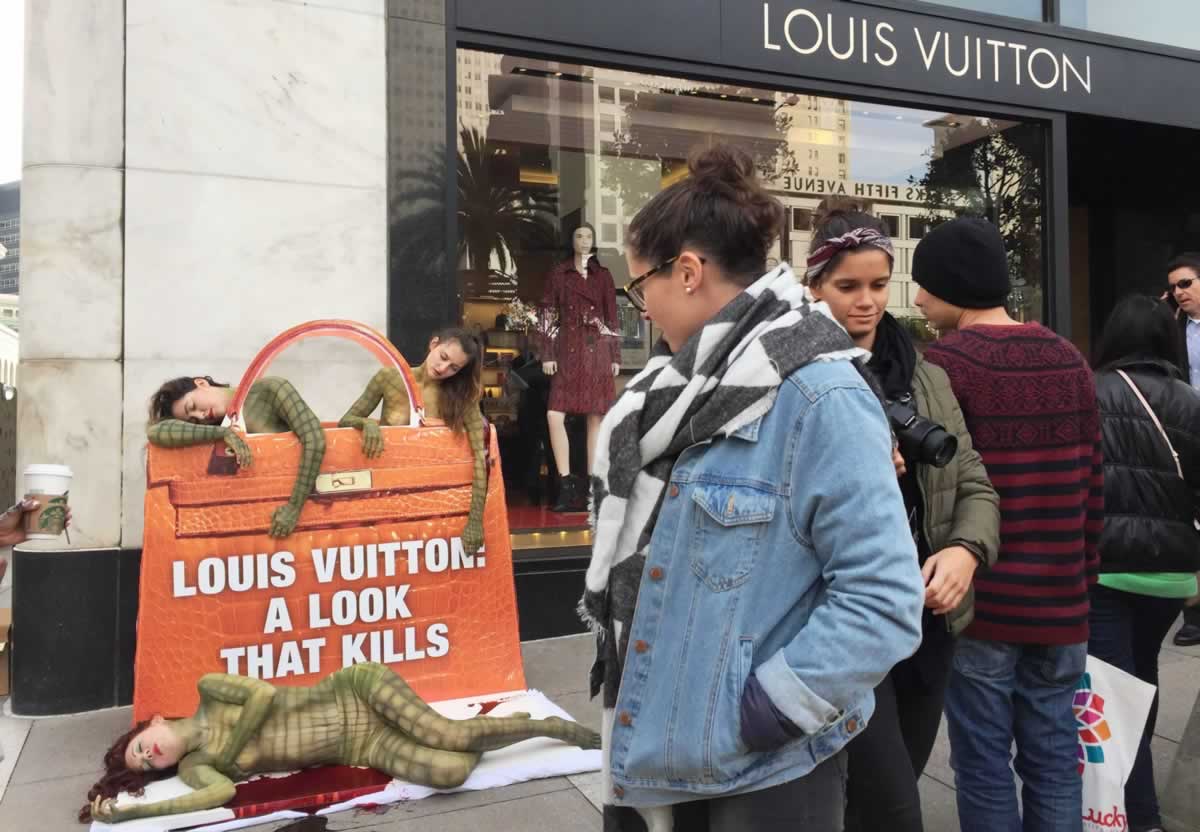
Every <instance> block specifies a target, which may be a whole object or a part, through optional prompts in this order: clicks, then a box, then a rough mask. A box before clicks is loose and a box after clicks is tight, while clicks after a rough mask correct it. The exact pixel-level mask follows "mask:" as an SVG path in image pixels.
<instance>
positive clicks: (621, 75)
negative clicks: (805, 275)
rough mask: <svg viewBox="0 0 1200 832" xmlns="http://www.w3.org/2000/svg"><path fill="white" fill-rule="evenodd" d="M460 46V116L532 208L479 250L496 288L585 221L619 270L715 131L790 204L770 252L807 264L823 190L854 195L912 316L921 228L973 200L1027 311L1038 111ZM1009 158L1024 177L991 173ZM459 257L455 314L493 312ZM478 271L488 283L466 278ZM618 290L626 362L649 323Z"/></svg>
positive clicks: (519, 289) (532, 297) (1033, 273)
mask: <svg viewBox="0 0 1200 832" xmlns="http://www.w3.org/2000/svg"><path fill="white" fill-rule="evenodd" d="M457 61H458V71H459V78H458V84H457V87H458V89H459V90H460V95H459V98H458V102H459V122H460V127H464V128H468V129H471V130H475V131H477V132H478V134H479V137H480V140H481V141H483V142H484V143H485V145H486V147H487V159H488V161H487V166H488V168H489V181H490V182H491V184H492V185H493V186H494V187H496V188H502V189H510V192H511V193H513V194H519V197H514V198H513V200H511V202H512V203H513V204H516V203H520V204H521V206H522V207H521V210H522V211H524V212H525V213H526V214H527V215H528V217H527V219H529V220H530V221H529V222H525V223H524V224H523V225H522V226H521V230H520V232H519V233H516V232H514V233H510V234H506V235H500V237H498V238H497V242H496V243H495V246H496V247H497V249H498V250H499V251H500V252H502V254H503V256H500V257H498V256H497V255H495V254H494V255H492V256H491V258H490V259H489V265H490V266H491V267H492V270H493V271H495V270H496V266H497V262H496V261H497V260H498V259H499V260H509V261H510V262H511V265H510V267H509V268H507V269H506V270H505V271H506V274H508V275H509V276H510V279H511V281H512V282H511V284H506V287H505V289H504V294H505V295H506V296H511V293H512V292H514V291H515V293H516V295H517V296H518V297H520V298H522V299H525V300H527V301H531V302H536V300H537V299H538V297H539V296H540V292H541V284H542V281H543V279H544V276H545V274H546V273H547V272H548V270H549V269H550V268H551V267H552V266H553V264H554V263H555V262H556V260H557V259H559V258H561V257H562V256H563V248H562V246H563V241H564V240H565V239H566V237H567V235H568V234H569V233H570V232H571V231H572V230H573V229H574V228H576V227H578V226H579V225H580V224H581V223H585V222H586V223H590V224H591V225H592V226H594V228H595V231H596V244H597V246H598V248H599V251H600V256H601V258H602V259H603V262H604V264H605V265H606V266H607V267H608V268H609V269H610V270H611V271H612V274H613V278H614V280H615V281H616V283H617V285H618V286H620V285H622V284H623V283H624V282H625V281H626V280H628V278H629V275H628V274H627V267H626V265H625V263H624V253H625V237H626V230H627V227H628V224H629V222H630V220H631V219H632V218H633V216H634V215H635V214H636V213H637V211H638V210H639V209H640V208H641V207H642V206H643V205H645V204H646V202H648V201H649V200H650V199H651V198H652V197H653V196H654V195H655V194H657V193H659V192H660V191H661V190H662V189H663V188H665V187H667V186H669V185H670V184H672V183H673V182H676V181H678V179H679V178H680V177H682V176H685V175H686V173H687V164H686V162H687V159H688V157H689V155H690V154H691V153H692V152H693V151H694V150H695V148H697V147H703V146H706V145H710V144H713V143H715V142H718V141H725V142H730V143H733V144H736V145H737V146H739V147H740V148H742V149H743V150H745V151H747V152H748V153H749V154H750V155H751V157H752V158H753V159H754V160H755V163H756V165H757V167H758V169H759V174H760V176H761V178H762V179H763V180H764V182H766V183H767V185H768V187H769V188H770V189H771V190H772V191H773V192H774V193H775V194H776V195H777V196H778V197H779V198H780V200H781V201H782V202H783V203H784V205H785V207H786V208H787V216H786V224H785V227H784V228H781V229H780V239H779V242H778V244H777V246H776V248H775V250H774V251H773V252H772V256H774V257H778V258H779V259H781V260H788V261H790V262H792V263H794V264H803V262H804V260H805V258H806V256H807V254H808V245H809V241H810V240H811V237H812V223H813V214H814V211H815V210H816V209H817V208H818V206H819V205H820V203H821V201H822V200H823V199H825V198H827V197H830V196H840V197H851V198H853V199H854V200H857V201H859V202H860V203H862V204H864V205H866V206H868V210H871V211H872V212H873V213H875V214H876V215H877V216H879V217H880V218H881V219H882V220H883V222H884V223H885V224H886V226H887V228H888V230H889V232H890V234H891V236H892V238H893V240H894V243H895V248H896V261H895V272H894V280H893V288H892V293H891V302H890V304H889V308H890V309H891V311H892V312H893V313H894V314H895V315H897V316H898V317H919V316H920V314H921V313H920V311H919V310H918V309H917V308H916V307H915V305H914V303H913V301H914V299H915V296H916V290H917V287H916V286H915V284H913V283H912V279H911V268H912V253H913V250H914V249H915V248H916V245H917V242H918V241H919V240H920V239H921V238H922V237H924V235H925V234H926V233H927V232H928V230H929V229H930V228H931V227H932V226H933V225H934V224H936V223H937V222H939V221H941V220H943V219H945V218H948V217H951V216H954V215H955V214H957V213H963V212H971V213H978V214H982V215H984V216H988V217H990V218H992V219H993V220H994V221H995V222H997V224H998V225H1000V226H1001V228H1002V229H1003V230H1005V233H1006V239H1007V240H1008V242H1009V246H1010V252H1011V253H1012V258H1011V262H1012V267H1013V270H1014V286H1015V287H1016V291H1015V293H1014V296H1013V306H1014V311H1015V312H1016V313H1017V314H1018V317H1021V318H1025V317H1027V316H1028V315H1027V313H1028V311H1029V310H1036V309H1038V308H1040V307H1039V306H1038V304H1040V303H1041V300H1040V289H1039V288H1038V285H1040V274H1041V268H1042V266H1041V262H1040V258H1041V254H1040V252H1041V245H1042V239H1041V227H1042V226H1041V223H1042V220H1041V211H1042V198H1041V193H1042V183H1041V175H1040V168H1039V167H1038V166H1039V164H1040V162H1039V161H1038V157H1037V156H1036V155H1035V154H1033V153H1032V152H1031V151H1033V150H1036V148H1034V147H1033V145H1034V144H1036V142H1037V141H1040V139H1039V138H1038V137H1040V135H1041V131H1040V129H1039V128H1037V127H1036V126H1027V125H1022V124H1017V123H1014V122H1000V121H996V120H989V119H983V118H975V117H970V116H959V115H954V114H945V115H941V116H939V115H938V114H937V113H929V112H924V111H920V110H913V109H908V108H903V107H895V106H890V105H877V104H865V103H861V102H855V101H851V100H848V99H836V98H829V97H824V96H818V95H806V94H798V93H785V92H779V91H773V90H766V89H761V88H752V87H747V86H738V85H734V84H722V83H715V82H704V81H695V80H686V79H679V78H672V77H668V76H660V75H644V74H639V73H636V72H631V71H626V70H618V69H610V68H603V67H591V66H584V65H579V64H571V63H566V62H560V61H547V60H542V59H537V58H530V57H524V56H498V55H489V54H487V53H482V52H473V51H470V50H460V52H459V54H458V56H457ZM462 141H463V139H461V138H460V151H461V150H462V149H463V147H462ZM1018 168H1019V169H1020V170H1019V172H1020V173H1022V174H1024V176H1023V177H1017V178H1016V179H1009V178H1004V176H999V177H998V176H997V175H995V171H1000V172H1001V173H1002V174H1003V173H1004V172H1006V171H1007V172H1008V173H1013V172H1018ZM1014 183H1015V185H1014ZM461 185H462V183H461V182H460V189H461ZM1014 187H1015V190H1014ZM462 202H463V200H462V193H461V190H460V227H461V222H464V221H466V222H468V224H470V223H477V222H478V218H475V219H474V220H472V219H471V218H467V219H466V220H464V218H463V214H464V213H470V211H466V212H464V211H463V208H464V206H463V204H462ZM476 213H478V211H476ZM534 215H536V217H535V216H534ZM468 261H469V263H470V264H472V267H471V268H469V269H467V270H466V271H461V270H460V276H462V279H463V281H464V285H465V286H466V287H467V288H466V289H465V291H464V297H466V298H467V300H468V301H469V303H468V308H467V310H466V315H467V317H468V319H470V320H471V321H473V322H479V323H483V324H486V323H487V322H488V319H489V315H491V314H492V313H491V311H490V308H487V309H485V308H484V307H482V306H480V304H484V303H486V302H487V301H488V298H490V297H492V296H493V295H494V296H496V298H497V299H498V298H499V290H498V289H496V288H495V287H493V286H492V284H493V283H495V282H496V278H494V277H492V276H486V275H485V276H482V277H481V276H480V274H479V273H478V272H479V267H478V266H477V265H475V263H476V261H480V262H482V255H481V254H476V255H475V256H473V257H470V258H468ZM481 279H482V280H484V281H485V282H486V283H487V286H488V289H487V291H485V292H484V291H479V290H478V289H477V288H476V284H478V283H479V281H480V280H481ZM619 305H620V307H621V324H622V334H623V335H624V337H625V342H624V345H625V347H626V355H625V357H626V360H627V366H638V364H639V356H641V357H642V360H644V356H645V354H646V350H647V349H648V347H649V343H650V339H651V332H650V330H649V327H648V325H647V324H646V322H644V321H643V320H641V319H640V316H638V315H637V314H636V313H635V311H634V310H633V309H632V308H631V307H629V306H628V304H627V302H626V301H625V300H624V298H623V297H622V298H619Z"/></svg>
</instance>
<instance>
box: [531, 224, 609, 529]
mask: <svg viewBox="0 0 1200 832" xmlns="http://www.w3.org/2000/svg"><path fill="white" fill-rule="evenodd" d="M571 247H572V252H573V255H572V256H571V257H570V258H568V259H566V260H563V261H562V262H561V263H559V264H558V265H557V266H555V267H554V269H553V270H551V272H550V274H549V275H548V276H547V277H546V290H545V295H544V297H543V299H542V313H543V316H544V317H545V319H546V320H547V321H548V322H550V325H549V326H547V327H545V330H546V337H545V338H544V340H543V348H542V370H543V371H544V372H545V373H546V375H548V376H550V409H549V412H548V413H547V414H546V418H547V421H548V422H549V424H550V447H551V449H552V450H553V452H554V464H555V466H556V467H557V468H558V473H559V476H560V477H561V478H562V484H563V485H562V488H561V489H560V491H559V498H558V502H557V503H556V504H555V505H554V508H553V510H554V511H579V510H582V509H585V508H586V499H587V480H586V479H585V478H580V479H576V478H574V477H572V476H571V461H570V460H571V454H570V450H571V449H570V442H569V440H568V439H567V428H566V415H567V414H568V413H579V414H583V415H585V416H586V417H587V464H588V472H589V473H590V472H591V468H592V454H593V453H594V451H595V447H596V432H597V430H598V429H599V427H600V420H601V419H602V418H603V417H604V414H605V413H606V412H607V411H608V408H609V407H610V406H611V405H612V403H613V396H614V394H615V390H614V386H613V378H615V377H616V375H617V373H619V372H620V370H621V339H620V335H619V330H618V326H619V324H618V322H617V294H616V289H615V287H614V285H613V277H612V272H610V271H609V270H608V269H606V268H604V266H602V265H600V261H599V260H597V259H596V232H595V230H594V229H593V228H592V227H591V226H590V225H588V224H586V223H584V224H583V225H581V226H580V227H579V228H576V229H575V232H574V233H573V234H572V235H571ZM555 325H556V326H557V330H556V331H555Z"/></svg>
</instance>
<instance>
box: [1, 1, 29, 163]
mask: <svg viewBox="0 0 1200 832" xmlns="http://www.w3.org/2000/svg"><path fill="white" fill-rule="evenodd" d="M24 78H25V0H0V79H3V81H2V82H0V90H3V94H4V95H6V96H11V98H9V100H7V101H0V113H2V114H3V115H2V116H0V182H11V181H12V180H14V179H20V178H21V113H22V111H23V110H24V102H23V100H22V97H23V94H24V89H25V81H24Z"/></svg>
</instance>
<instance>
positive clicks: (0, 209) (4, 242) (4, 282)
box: [0, 182, 21, 295]
mask: <svg viewBox="0 0 1200 832" xmlns="http://www.w3.org/2000/svg"><path fill="white" fill-rule="evenodd" d="M0 247H2V248H0V252H3V253H0V292H9V293H12V294H14V295H15V294H16V293H17V292H18V290H19V289H20V285H21V281H20V275H21V183H20V182H9V183H8V184H6V185H0Z"/></svg>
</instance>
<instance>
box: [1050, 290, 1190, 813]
mask: <svg viewBox="0 0 1200 832" xmlns="http://www.w3.org/2000/svg"><path fill="white" fill-rule="evenodd" d="M1180 346H1181V345H1180V343H1179V336H1178V328H1177V326H1176V324H1175V320H1174V318H1173V316H1172V314H1171V310H1170V309H1169V308H1168V307H1167V306H1166V305H1165V304H1163V303H1160V302H1158V301H1156V300H1155V299H1153V298H1150V297H1148V296H1143V295H1133V296H1130V297H1128V298H1126V299H1125V300H1123V301H1121V302H1120V303H1119V304H1117V307H1116V309H1114V310H1113V312H1112V315H1111V316H1110V317H1109V319H1108V323H1106V324H1105V326H1104V333H1103V335H1102V336H1101V340H1100V344H1099V346H1098V349H1097V351H1096V358H1095V366H1096V368H1097V371H1096V398H1097V401H1098V404H1099V407H1100V419H1101V429H1102V431H1103V443H1104V444H1103V447H1104V530H1103V532H1102V534H1101V537H1100V573H1101V574H1100V579H1099V582H1098V583H1097V584H1096V585H1095V586H1093V587H1092V589H1091V593H1090V594H1091V613H1090V615H1089V624H1090V626H1091V637H1090V639H1089V641H1088V652H1089V653H1091V655H1093V656H1095V657H1096V658H1098V659H1102V660H1103V661H1106V662H1108V663H1109V664H1112V665H1115V666H1116V667H1118V668H1120V669H1121V670H1124V671H1125V672H1127V673H1131V674H1133V675H1134V676H1136V677H1138V678H1139V679H1141V680H1142V681H1144V682H1147V683H1149V684H1151V685H1156V686H1157V685H1158V653H1159V648H1160V646H1161V644H1162V640H1163V638H1164V637H1165V636H1166V634H1167V632H1168V631H1169V630H1170V629H1171V625H1172V624H1173V623H1174V622H1175V619H1176V618H1177V617H1178V616H1179V612H1180V610H1181V609H1182V608H1183V603H1184V600H1185V599H1187V598H1188V597H1190V596H1192V595H1194V594H1195V593H1196V574H1195V573H1196V570H1197V569H1200V545H1198V544H1200V540H1198V539H1197V532H1196V529H1197V524H1196V519H1195V518H1196V508H1197V494H1198V493H1200V437H1198V436H1197V434H1196V425H1198V424H1200V393H1198V392H1197V391H1195V390H1193V389H1192V388H1191V387H1190V386H1189V385H1188V384H1187V382H1186V381H1185V380H1184V377H1183V375H1182V374H1181V373H1180V371H1179V369H1178V367H1179V363H1180ZM1065 508H1066V504H1065V503H1064V509H1065ZM1076 508H1077V507H1076ZM1157 711H1158V697H1157V695H1156V696H1155V700H1154V704H1153V705H1152V707H1151V709H1150V717H1149V719H1148V720H1147V722H1146V728H1145V731H1144V733H1143V734H1142V738H1141V744H1140V746H1139V748H1138V752H1137V758H1136V760H1135V762H1134V765H1133V771H1132V773H1131V774H1130V776H1129V780H1128V782H1127V783H1126V785H1125V808H1126V812H1127V813H1128V817H1129V829H1130V830H1133V832H1155V831H1156V830H1157V831H1158V832H1161V830H1162V819H1161V817H1160V816H1159V809H1158V801H1157V800H1156V798H1155V791H1154V769H1153V763H1152V762H1151V756H1150V738H1151V737H1152V736H1153V735H1154V724H1155V717H1156V716H1157Z"/></svg>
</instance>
